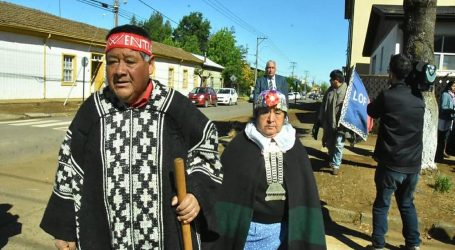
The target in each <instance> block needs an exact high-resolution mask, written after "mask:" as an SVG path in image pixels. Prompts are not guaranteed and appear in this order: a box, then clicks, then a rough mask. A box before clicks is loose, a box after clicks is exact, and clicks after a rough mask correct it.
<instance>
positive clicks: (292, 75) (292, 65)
mask: <svg viewBox="0 0 455 250" xmlns="http://www.w3.org/2000/svg"><path fill="white" fill-rule="evenodd" d="M296 64H297V63H296V62H291V68H292V73H291V77H292V78H294V68H295V65H296Z"/></svg>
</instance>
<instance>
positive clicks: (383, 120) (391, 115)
mask: <svg viewBox="0 0 455 250" xmlns="http://www.w3.org/2000/svg"><path fill="white" fill-rule="evenodd" d="M411 70H412V64H411V62H410V61H409V59H408V58H407V57H405V56H403V55H400V54H399V55H394V56H393V57H392V58H391V59H390V63H389V81H390V87H389V88H388V89H386V90H384V91H383V92H382V93H380V94H379V96H378V97H377V98H376V99H375V100H374V101H373V102H371V103H370V104H369V105H368V107H367V112H368V115H370V116H371V117H373V118H375V119H376V118H380V122H379V132H378V138H377V141H376V147H375V150H374V159H375V160H376V161H377V162H378V166H377V168H376V173H375V176H374V181H375V183H376V199H375V201H374V204H373V234H372V238H373V239H372V243H373V245H372V248H373V249H383V248H384V246H385V238H384V236H385V234H386V232H387V213H388V210H389V208H390V199H391V196H392V194H393V193H395V198H396V202H397V205H398V209H399V210H400V215H401V219H402V222H403V230H402V232H403V237H404V238H405V247H406V249H414V250H415V249H419V245H420V239H419V238H420V233H419V228H418V221H417V213H416V209H415V206H414V202H413V200H414V191H415V189H416V185H417V182H418V179H419V172H420V168H421V161H422V149H423V145H422V134H423V115H424V110H425V103H424V101H423V100H422V97H421V96H420V95H419V96H417V94H415V93H413V92H412V91H411V88H410V87H409V86H407V85H406V84H405V81H404V79H406V77H407V76H408V74H409V73H410V72H411Z"/></svg>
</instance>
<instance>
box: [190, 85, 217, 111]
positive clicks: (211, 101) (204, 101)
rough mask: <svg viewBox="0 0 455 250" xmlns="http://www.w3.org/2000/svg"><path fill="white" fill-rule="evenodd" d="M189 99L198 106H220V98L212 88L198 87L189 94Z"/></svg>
mask: <svg viewBox="0 0 455 250" xmlns="http://www.w3.org/2000/svg"><path fill="white" fill-rule="evenodd" d="M188 99H190V101H191V102H192V103H193V104H195V105H197V106H204V107H208V106H209V105H214V106H215V107H216V106H218V98H217V95H216V92H215V90H214V89H213V88H210V87H196V88H194V89H193V90H191V92H190V93H188Z"/></svg>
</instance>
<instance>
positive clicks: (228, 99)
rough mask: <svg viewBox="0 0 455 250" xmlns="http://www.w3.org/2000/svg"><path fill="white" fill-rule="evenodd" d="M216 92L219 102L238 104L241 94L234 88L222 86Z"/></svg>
mask: <svg viewBox="0 0 455 250" xmlns="http://www.w3.org/2000/svg"><path fill="white" fill-rule="evenodd" d="M216 94H217V96H218V104H226V105H233V104H236V105H237V99H238V98H239V95H238V94H237V91H235V89H234V88H221V89H219V90H218V92H217V93H216Z"/></svg>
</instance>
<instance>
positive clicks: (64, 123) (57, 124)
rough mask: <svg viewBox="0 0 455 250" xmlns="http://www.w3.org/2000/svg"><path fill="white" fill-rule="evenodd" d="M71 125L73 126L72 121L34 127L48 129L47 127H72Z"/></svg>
mask: <svg viewBox="0 0 455 250" xmlns="http://www.w3.org/2000/svg"><path fill="white" fill-rule="evenodd" d="M70 124H71V121H66V122H53V123H50V124H40V125H32V127H37V128H46V127H52V126H60V125H70Z"/></svg>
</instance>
